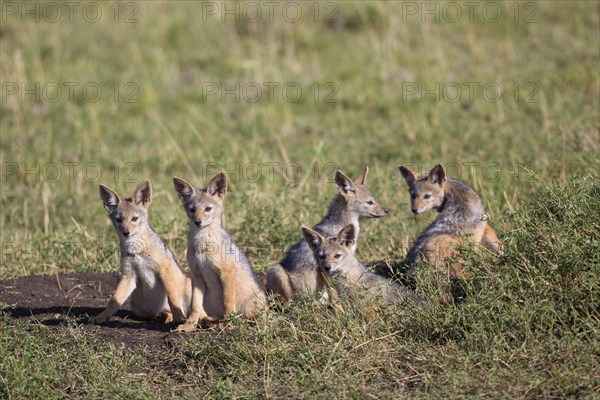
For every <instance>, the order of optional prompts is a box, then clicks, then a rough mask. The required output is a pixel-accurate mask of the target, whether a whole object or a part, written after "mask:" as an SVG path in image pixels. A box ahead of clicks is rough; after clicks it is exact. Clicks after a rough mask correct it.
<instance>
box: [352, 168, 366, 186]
mask: <svg viewBox="0 0 600 400" xmlns="http://www.w3.org/2000/svg"><path fill="white" fill-rule="evenodd" d="M367 175H369V167H365V169H364V170H363V172H362V173H361V174H360V175H359V176H357V177H356V178H354V183H356V184H357V185H364V184H365V181H366V180H367Z"/></svg>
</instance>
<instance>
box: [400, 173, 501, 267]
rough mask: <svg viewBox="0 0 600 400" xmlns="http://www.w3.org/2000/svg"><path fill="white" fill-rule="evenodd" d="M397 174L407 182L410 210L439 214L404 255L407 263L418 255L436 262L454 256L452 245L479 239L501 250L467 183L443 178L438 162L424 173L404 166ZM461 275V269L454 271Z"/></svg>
mask: <svg viewBox="0 0 600 400" xmlns="http://www.w3.org/2000/svg"><path fill="white" fill-rule="evenodd" d="M400 173H402V176H403V177H404V179H405V180H406V183H407V184H408V190H409V192H410V198H411V210H412V212H413V213H415V214H421V213H424V212H426V211H428V210H431V209H434V210H436V211H437V212H438V213H439V214H438V216H437V217H436V218H435V220H434V221H433V222H432V223H431V224H430V225H429V226H428V227H427V228H425V229H424V230H423V231H422V232H421V233H420V234H419V236H418V237H417V240H416V241H415V243H414V245H413V247H412V248H411V249H410V250H409V252H408V255H407V260H406V261H407V263H408V264H409V265H413V264H415V263H416V262H417V261H419V259H420V258H421V257H423V258H425V260H427V261H428V262H429V263H430V264H432V265H435V264H437V263H438V262H441V261H443V260H444V258H445V257H447V256H456V255H457V251H456V250H455V246H456V245H458V244H461V243H467V241H470V242H471V243H474V244H479V243H481V242H482V241H483V242H484V243H485V244H486V245H487V246H488V247H490V248H491V249H492V250H494V251H495V252H496V253H501V249H500V243H499V241H498V237H497V236H496V231H494V229H493V228H492V227H491V226H489V225H488V223H487V220H486V217H485V213H484V210H483V203H482V202H481V199H480V198H479V196H478V195H477V193H476V192H475V190H473V188H471V187H470V186H468V185H467V184H465V183H463V182H460V181H457V180H455V179H451V178H446V172H445V171H444V168H443V167H442V166H441V165H440V164H437V165H436V166H435V167H433V169H432V170H431V171H430V172H429V174H427V175H423V176H417V174H415V173H414V172H413V171H411V170H410V169H408V168H407V167H405V166H401V167H400ZM455 272H456V275H461V273H460V271H458V270H457V271H455Z"/></svg>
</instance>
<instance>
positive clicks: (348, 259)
mask: <svg viewBox="0 0 600 400" xmlns="http://www.w3.org/2000/svg"><path fill="white" fill-rule="evenodd" d="M302 234H303V235H304V240H306V242H307V243H308V245H309V246H310V248H311V250H312V251H313V254H314V257H315V260H316V262H317V265H318V266H319V268H320V269H321V271H322V272H323V273H324V274H325V275H326V276H328V277H330V278H333V280H334V284H335V287H336V289H337V290H338V292H340V294H341V295H342V296H344V295H345V292H347V291H348V289H350V290H356V289H359V290H360V289H362V290H364V291H365V292H366V293H367V294H369V295H371V296H373V297H378V298H381V299H382V300H384V301H385V302H386V303H392V302H402V301H404V300H406V299H408V298H411V297H413V295H412V291H411V290H410V289H408V288H404V287H402V286H400V285H399V284H397V283H393V284H392V283H390V282H389V281H388V280H387V279H386V278H384V277H383V276H381V275H377V274H375V273H372V272H369V271H368V270H367V268H366V267H365V266H364V265H363V264H361V263H360V261H358V260H357V258H356V256H355V255H354V254H353V253H352V246H353V245H354V242H355V240H356V230H355V228H354V225H352V224H350V225H347V226H346V227H344V228H343V229H342V230H341V231H340V232H339V233H338V234H337V236H336V237H333V238H330V239H327V238H325V237H323V236H322V235H321V234H320V233H319V232H316V231H313V230H312V229H309V228H306V227H302Z"/></svg>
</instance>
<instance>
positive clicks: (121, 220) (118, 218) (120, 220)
mask: <svg viewBox="0 0 600 400" xmlns="http://www.w3.org/2000/svg"><path fill="white" fill-rule="evenodd" d="M115 221H117V222H118V223H119V224H120V223H121V222H123V218H121V217H117V218H115Z"/></svg>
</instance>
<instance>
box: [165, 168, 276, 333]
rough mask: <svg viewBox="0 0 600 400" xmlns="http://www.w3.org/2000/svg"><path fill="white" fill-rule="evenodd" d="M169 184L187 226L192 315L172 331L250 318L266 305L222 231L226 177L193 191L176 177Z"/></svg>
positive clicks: (245, 263) (253, 276)
mask: <svg viewBox="0 0 600 400" xmlns="http://www.w3.org/2000/svg"><path fill="white" fill-rule="evenodd" d="M173 184H174V185H175V191H176V192H177V194H178V195H179V199H180V200H181V201H182V203H183V207H184V209H185V212H186V213H187V216H188V218H189V223H190V233H189V236H188V244H187V261H188V264H189V266H190V269H191V271H192V279H193V291H192V311H191V313H190V316H189V317H188V319H187V321H186V322H185V324H182V325H180V326H179V327H177V330H178V331H184V332H190V331H193V330H194V329H196V326H197V325H198V322H199V321H202V322H204V321H214V320H219V319H222V318H223V317H224V316H225V315H227V314H231V313H239V314H241V315H243V316H244V317H246V318H252V317H254V316H255V315H256V314H257V313H258V312H259V311H260V310H261V309H263V308H265V306H266V296H265V293H264V291H263V290H262V289H261V288H260V285H259V283H258V279H257V277H256V274H255V273H254V270H253V269H252V266H251V265H250V262H248V260H247V259H246V256H244V254H243V253H242V252H241V251H240V249H238V247H237V246H236V245H235V244H234V243H233V240H232V239H231V237H230V236H229V234H227V232H226V231H225V229H223V227H222V222H221V216H222V215H223V200H224V199H225V195H226V193H227V178H226V177H225V174H223V173H222V172H221V173H220V174H218V175H217V176H215V177H214V178H213V179H212V180H211V181H210V182H209V184H208V187H207V188H206V189H194V187H193V186H192V185H190V184H189V183H187V182H186V181H184V180H183V179H181V178H177V177H174V178H173Z"/></svg>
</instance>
